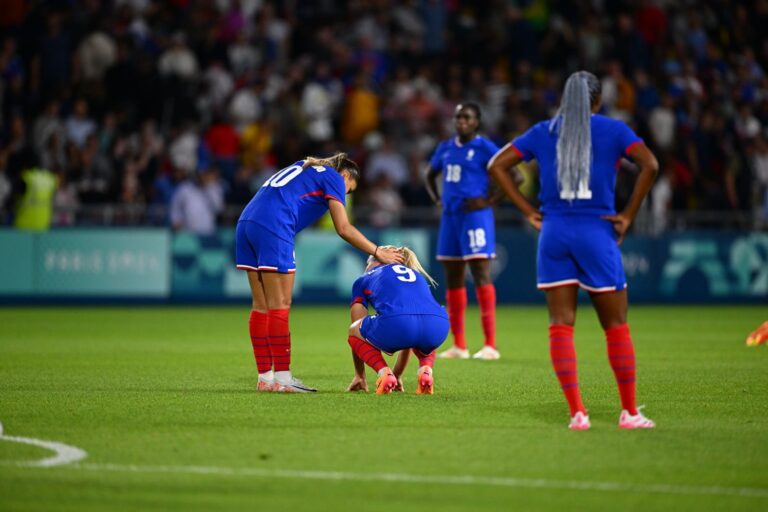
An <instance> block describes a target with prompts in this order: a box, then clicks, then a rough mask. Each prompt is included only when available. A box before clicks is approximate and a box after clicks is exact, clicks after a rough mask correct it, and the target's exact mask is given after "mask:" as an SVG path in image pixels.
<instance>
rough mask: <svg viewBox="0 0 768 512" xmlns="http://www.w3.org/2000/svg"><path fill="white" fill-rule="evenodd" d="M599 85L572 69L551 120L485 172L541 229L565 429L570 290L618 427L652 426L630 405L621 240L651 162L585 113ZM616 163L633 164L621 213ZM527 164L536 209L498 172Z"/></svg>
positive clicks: (579, 412) (574, 398)
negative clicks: (595, 322)
mask: <svg viewBox="0 0 768 512" xmlns="http://www.w3.org/2000/svg"><path fill="white" fill-rule="evenodd" d="M600 93H601V89H600V81H599V80H598V79H597V77H595V75H593V74H592V73H588V72H586V71H579V72H576V73H573V74H572V75H571V76H570V77H569V78H568V80H567V82H566V84H565V89H564V91H563V97H562V100H561V103H560V108H559V110H558V112H557V115H556V116H555V117H554V118H552V119H551V120H549V121H544V122H541V123H539V124H536V125H534V126H533V127H532V128H530V129H529V130H528V131H527V132H525V133H524V134H523V135H521V136H520V137H518V138H517V139H515V140H513V141H512V142H511V143H509V144H507V145H506V146H504V148H502V149H501V151H499V153H498V154H496V156H494V157H493V159H492V160H491V162H490V164H489V166H488V170H489V172H490V173H491V174H492V175H493V177H494V179H495V180H496V181H497V182H498V183H499V185H500V186H501V187H502V189H503V190H504V192H506V193H507V195H508V196H509V197H510V198H511V199H512V201H513V202H514V203H515V205H516V206H517V207H518V208H520V210H521V211H522V212H523V214H524V215H525V217H526V218H527V219H528V222H529V223H530V224H531V225H532V226H534V227H535V228H536V229H540V230H541V236H540V237H539V246H538V254H537V281H538V288H539V289H541V290H544V291H545V293H546V296H547V306H548V309H549V318H550V326H549V347H550V356H551V358H552V365H553V366H554V369H555V373H556V374H557V378H558V379H559V380H560V385H561V387H562V389H563V393H564V394H565V398H566V400H567V401H568V406H569V408H570V412H571V422H570V425H569V428H571V429H575V430H585V429H588V428H589V427H590V422H589V416H588V415H587V410H586V408H585V407H584V404H583V402H582V400H581V393H580V391H579V383H578V378H577V373H576V351H575V348H574V343H573V330H574V324H575V321H576V299H577V292H578V287H581V288H583V289H585V290H586V291H587V292H589V295H590V297H591V299H592V304H593V305H594V307H595V310H596V311H597V316H598V318H599V320H600V324H601V325H602V327H603V329H604V330H605V338H606V341H607V348H608V360H609V361H610V364H611V367H612V368H613V372H614V375H615V377H616V382H617V384H618V387H619V394H620V395H621V405H622V411H621V414H620V416H619V427H621V428H653V427H654V426H655V425H654V422H653V421H651V420H649V419H648V418H646V417H645V416H644V415H643V414H642V413H641V412H640V411H639V410H638V407H637V405H636V403H635V350H634V347H633V344H632V338H631V337H630V334H629V325H628V324H627V283H626V277H625V275H624V267H623V265H622V261H621V253H620V252H619V248H618V245H619V244H620V243H621V241H622V239H623V237H624V234H625V233H626V231H627V229H628V228H629V225H630V224H631V223H632V221H633V220H634V218H635V215H636V214H637V211H638V209H639V208H640V205H641V203H642V202H643V199H644V198H645V196H646V195H647V194H648V190H649V189H650V188H651V185H652V184H653V180H654V177H655V176H656V172H657V170H658V163H657V162H656V158H655V157H654V156H653V154H652V153H651V152H650V151H649V150H648V148H647V147H646V145H645V143H644V142H643V141H642V139H640V138H639V137H638V136H637V135H636V134H635V133H634V132H633V131H632V130H631V129H630V128H629V127H628V126H627V125H626V124H624V123H623V122H621V121H617V120H614V119H610V118H607V117H604V116H601V115H597V114H595V112H597V111H598V109H599V108H600ZM622 157H628V158H631V159H632V160H634V162H635V163H636V164H637V165H638V166H639V167H640V174H639V176H638V178H637V182H636V184H635V189H634V192H633V194H632V197H631V198H630V200H629V202H628V203H627V206H626V208H625V209H624V211H622V212H621V213H619V214H617V213H616V211H615V209H614V188H615V185H616V171H617V170H618V166H619V163H620V161H621V158H622ZM533 159H535V160H536V161H537V162H538V164H539V168H540V173H539V179H540V184H541V192H540V195H539V198H540V200H541V212H538V211H536V210H535V209H534V208H533V207H532V206H531V205H530V204H529V203H528V202H527V201H526V200H525V198H524V197H523V195H522V194H521V193H520V191H519V190H518V188H517V186H516V185H515V184H514V183H513V182H512V180H510V179H509V177H508V175H507V174H506V172H505V171H506V170H507V169H508V168H510V167H512V166H514V165H517V164H518V163H519V162H520V161H523V160H524V161H526V162H527V161H529V160H533Z"/></svg>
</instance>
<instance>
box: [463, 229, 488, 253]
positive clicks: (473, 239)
mask: <svg viewBox="0 0 768 512" xmlns="http://www.w3.org/2000/svg"><path fill="white" fill-rule="evenodd" d="M467 235H469V248H470V249H472V250H473V251H475V250H477V249H480V248H482V247H485V244H486V240H485V230H484V229H483V228H477V229H470V230H469V231H467Z"/></svg>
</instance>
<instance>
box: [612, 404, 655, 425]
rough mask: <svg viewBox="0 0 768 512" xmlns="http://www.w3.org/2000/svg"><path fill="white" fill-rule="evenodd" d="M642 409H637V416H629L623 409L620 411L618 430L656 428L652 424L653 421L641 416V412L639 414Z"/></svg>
mask: <svg viewBox="0 0 768 512" xmlns="http://www.w3.org/2000/svg"><path fill="white" fill-rule="evenodd" d="M642 408H643V406H640V407H638V408H637V414H635V415H632V414H629V411H628V410H626V409H623V410H622V411H621V416H619V428H628V429H635V428H654V427H656V423H654V422H653V420H649V419H648V418H646V417H645V416H643V413H642V412H640V409H642Z"/></svg>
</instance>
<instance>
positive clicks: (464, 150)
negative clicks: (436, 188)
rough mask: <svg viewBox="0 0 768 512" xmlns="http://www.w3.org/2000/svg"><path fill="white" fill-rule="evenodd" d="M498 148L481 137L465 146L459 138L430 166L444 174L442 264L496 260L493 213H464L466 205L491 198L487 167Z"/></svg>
mask: <svg viewBox="0 0 768 512" xmlns="http://www.w3.org/2000/svg"><path fill="white" fill-rule="evenodd" d="M498 149H499V148H498V147H497V146H496V144H494V143H493V142H491V141H490V140H488V139H487V138H485V137H482V136H477V137H475V138H474V139H472V140H471V141H469V142H467V143H465V144H462V143H461V142H459V139H458V137H454V138H451V139H448V140H445V141H443V142H441V143H440V145H438V146H437V149H435V152H434V154H433V155H432V159H431V160H430V166H431V167H432V168H433V169H435V170H436V171H440V172H441V173H442V174H443V180H442V181H443V192H442V205H443V217H442V219H441V222H440V234H439V236H438V242H437V259H438V260H469V259H487V258H494V257H495V256H496V234H495V228H494V221H493V210H492V209H491V208H490V207H488V208H483V209H481V210H475V211H472V212H464V209H463V208H464V201H465V200H466V199H469V198H472V197H488V186H489V177H488V172H487V171H486V166H487V165H488V161H489V160H490V159H491V157H492V156H493V155H494V154H496V152H497V151H498Z"/></svg>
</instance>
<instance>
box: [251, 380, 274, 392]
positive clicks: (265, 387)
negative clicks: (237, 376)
mask: <svg viewBox="0 0 768 512" xmlns="http://www.w3.org/2000/svg"><path fill="white" fill-rule="evenodd" d="M256 391H264V392H268V393H269V392H272V391H277V390H276V389H275V381H273V380H272V381H270V380H261V379H259V382H258V383H256Z"/></svg>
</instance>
